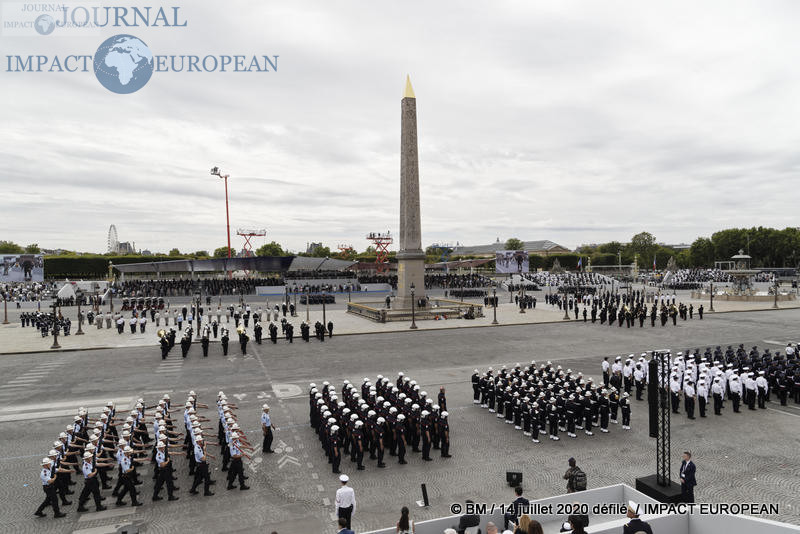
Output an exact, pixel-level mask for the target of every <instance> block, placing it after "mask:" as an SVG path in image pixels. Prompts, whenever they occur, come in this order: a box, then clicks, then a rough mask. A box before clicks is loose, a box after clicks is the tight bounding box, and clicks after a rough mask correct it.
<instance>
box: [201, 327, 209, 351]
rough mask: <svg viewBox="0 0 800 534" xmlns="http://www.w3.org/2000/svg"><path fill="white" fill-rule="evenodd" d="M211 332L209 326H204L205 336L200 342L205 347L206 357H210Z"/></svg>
mask: <svg viewBox="0 0 800 534" xmlns="http://www.w3.org/2000/svg"><path fill="white" fill-rule="evenodd" d="M209 333H210V332H209V328H208V326H205V327H203V337H202V338H201V339H200V344H201V345H202V347H203V357H205V358H208V345H209V343H210V340H209V339H208V335H209Z"/></svg>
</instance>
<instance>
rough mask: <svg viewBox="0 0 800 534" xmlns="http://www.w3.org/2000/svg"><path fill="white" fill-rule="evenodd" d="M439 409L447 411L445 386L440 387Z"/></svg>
mask: <svg viewBox="0 0 800 534" xmlns="http://www.w3.org/2000/svg"><path fill="white" fill-rule="evenodd" d="M437 400H438V404H439V409H440V410H441V411H443V412H446V411H447V399H446V398H445V396H444V386H441V387H440V388H439V395H438V396H437Z"/></svg>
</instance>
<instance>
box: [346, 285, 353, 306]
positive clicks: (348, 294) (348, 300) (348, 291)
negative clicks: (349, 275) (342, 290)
mask: <svg viewBox="0 0 800 534" xmlns="http://www.w3.org/2000/svg"><path fill="white" fill-rule="evenodd" d="M347 302H352V299H351V297H350V284H347Z"/></svg>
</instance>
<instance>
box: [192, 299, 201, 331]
mask: <svg viewBox="0 0 800 534" xmlns="http://www.w3.org/2000/svg"><path fill="white" fill-rule="evenodd" d="M201 299H202V295H201V294H200V292H199V291H195V293H194V302H195V305H194V319H195V322H196V324H197V339H200V304H201V303H202V300H201Z"/></svg>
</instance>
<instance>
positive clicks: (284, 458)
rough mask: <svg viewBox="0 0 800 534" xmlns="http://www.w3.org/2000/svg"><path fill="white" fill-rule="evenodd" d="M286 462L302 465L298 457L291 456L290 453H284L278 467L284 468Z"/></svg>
mask: <svg viewBox="0 0 800 534" xmlns="http://www.w3.org/2000/svg"><path fill="white" fill-rule="evenodd" d="M286 464H294V465H295V466H297V467H300V462H298V461H297V458H295V457H294V456H289V455H288V454H284V455H283V456H281V457H280V459H279V460H278V469H283V468H284V467H285V466H286Z"/></svg>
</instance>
